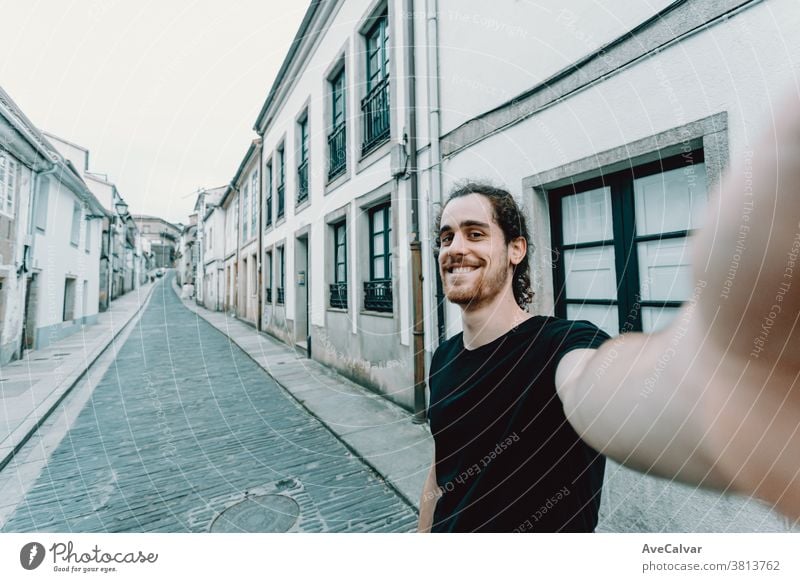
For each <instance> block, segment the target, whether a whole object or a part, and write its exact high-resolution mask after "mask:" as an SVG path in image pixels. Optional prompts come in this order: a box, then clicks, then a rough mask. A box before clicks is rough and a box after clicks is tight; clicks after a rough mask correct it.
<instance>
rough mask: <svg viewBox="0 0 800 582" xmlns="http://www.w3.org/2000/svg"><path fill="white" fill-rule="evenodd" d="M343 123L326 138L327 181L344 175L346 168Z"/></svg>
mask: <svg viewBox="0 0 800 582" xmlns="http://www.w3.org/2000/svg"><path fill="white" fill-rule="evenodd" d="M345 127H346V125H345V122H344V121H342V122H341V123H340V124H339V125H337V126H336V127H335V128H334V129H333V131H332V132H331V134H330V135H329V136H328V163H329V168H328V180H333V179H334V178H335V177H337V176H339V175H341V174H343V173H344V171H345V168H347V132H346V131H345Z"/></svg>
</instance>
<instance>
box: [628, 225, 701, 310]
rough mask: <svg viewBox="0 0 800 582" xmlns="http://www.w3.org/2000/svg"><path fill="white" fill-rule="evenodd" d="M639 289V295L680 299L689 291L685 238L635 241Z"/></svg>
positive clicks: (647, 297) (687, 241)
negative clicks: (637, 257)
mask: <svg viewBox="0 0 800 582" xmlns="http://www.w3.org/2000/svg"><path fill="white" fill-rule="evenodd" d="M637 246H638V249H637V250H638V253H639V290H640V292H641V295H642V299H643V300H645V301H647V300H649V299H652V300H656V301H684V300H685V299H688V298H689V296H690V295H691V294H692V270H691V267H690V264H689V239H688V238H685V237H684V238H673V239H666V240H654V241H650V242H644V243H639V244H638V245H637Z"/></svg>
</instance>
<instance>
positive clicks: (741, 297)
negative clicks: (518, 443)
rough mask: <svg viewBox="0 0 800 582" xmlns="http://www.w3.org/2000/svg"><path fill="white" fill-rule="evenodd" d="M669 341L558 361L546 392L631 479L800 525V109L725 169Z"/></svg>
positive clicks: (617, 346)
mask: <svg viewBox="0 0 800 582" xmlns="http://www.w3.org/2000/svg"><path fill="white" fill-rule="evenodd" d="M731 167H732V171H731V172H729V173H728V174H727V175H726V177H725V179H724V181H723V183H722V187H721V188H717V190H716V191H715V192H714V193H713V194H712V199H711V203H710V205H709V206H710V214H709V217H708V220H707V221H706V226H705V227H704V229H703V230H702V231H701V232H700V233H699V234H698V236H697V237H695V239H694V241H693V260H694V261H693V262H694V275H695V280H696V281H695V286H694V292H693V295H692V297H691V298H690V299H689V301H688V302H687V303H686V304H685V305H684V307H683V308H682V310H681V312H680V314H679V315H678V317H677V318H676V320H675V321H674V322H673V323H672V325H671V326H670V327H669V328H667V329H666V330H664V331H662V332H660V333H658V334H654V335H644V334H626V335H624V336H620V337H618V338H615V339H614V340H612V341H609V342H606V343H605V344H604V345H603V346H602V347H601V348H600V349H599V350H597V351H596V352H588V353H586V351H577V352H571V353H570V354H567V355H566V356H564V358H563V359H562V361H561V363H560V364H559V368H558V373H557V388H558V392H559V396H560V397H561V399H562V401H563V402H564V408H565V411H566V413H567V417H568V418H569V421H570V423H571V424H572V425H573V426H574V427H575V429H576V430H577V431H578V433H579V434H581V436H582V437H583V438H584V439H585V440H586V441H587V442H588V443H589V444H591V445H592V446H593V447H595V448H596V449H598V450H600V451H602V452H604V453H606V454H608V455H609V456H610V457H612V458H614V459H615V460H617V461H620V462H622V463H624V464H626V465H629V466H633V467H634V468H637V469H639V470H643V471H648V472H654V473H657V474H660V475H662V476H665V477H669V478H676V479H680V480H683V481H688V482H692V483H696V484H701V485H704V486H712V487H714V488H718V489H723V490H724V489H732V490H736V491H739V492H743V493H747V494H754V495H756V496H758V497H761V498H762V499H764V500H766V501H768V502H770V503H773V504H775V505H776V507H777V508H778V509H779V510H780V511H782V512H783V513H785V514H786V515H788V516H790V517H792V518H795V519H799V518H800V386H798V375H800V321H799V318H800V101H798V98H797V97H795V98H793V99H792V100H790V101H789V102H788V103H787V104H786V105H785V106H784V107H783V108H782V109H781V110H780V112H779V113H778V114H777V115H776V117H775V121H774V124H773V127H772V129H771V131H769V132H768V134H767V136H766V137H765V138H764V139H763V140H762V141H761V142H760V143H759V144H758V145H757V146H756V147H754V148H752V150H751V151H747V152H745V153H743V154H740V156H739V158H738V159H734V160H733V162H732V165H731Z"/></svg>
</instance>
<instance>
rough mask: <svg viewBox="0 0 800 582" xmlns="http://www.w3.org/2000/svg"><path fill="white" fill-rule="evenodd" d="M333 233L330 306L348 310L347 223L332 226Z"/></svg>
mask: <svg viewBox="0 0 800 582" xmlns="http://www.w3.org/2000/svg"><path fill="white" fill-rule="evenodd" d="M331 229H332V231H333V283H331V286H330V306H331V307H334V308H338V309H347V221H346V220H341V221H339V222H337V223H335V224H332V225H331Z"/></svg>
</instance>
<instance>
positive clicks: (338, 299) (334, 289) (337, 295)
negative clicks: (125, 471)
mask: <svg viewBox="0 0 800 582" xmlns="http://www.w3.org/2000/svg"><path fill="white" fill-rule="evenodd" d="M331 307H336V308H338V309H347V283H333V284H332V285H331Z"/></svg>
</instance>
